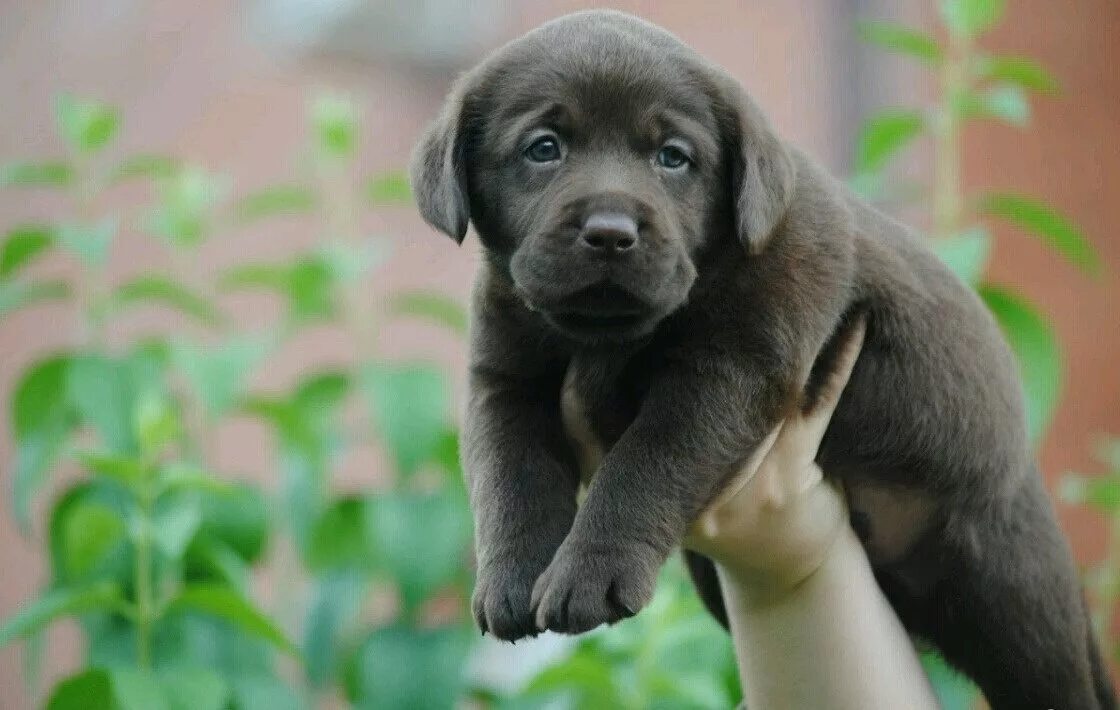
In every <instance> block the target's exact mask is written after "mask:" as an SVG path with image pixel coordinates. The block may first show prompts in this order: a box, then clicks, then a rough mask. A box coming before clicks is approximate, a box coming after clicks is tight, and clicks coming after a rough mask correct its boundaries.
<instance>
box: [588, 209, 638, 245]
mask: <svg viewBox="0 0 1120 710" xmlns="http://www.w3.org/2000/svg"><path fill="white" fill-rule="evenodd" d="M579 241H580V243H581V244H582V245H583V246H585V247H587V248H588V249H591V250H593V251H595V252H597V253H600V254H603V255H607V254H620V253H622V252H625V251H629V250H630V249H633V248H634V246H636V245H637V243H638V223H637V222H636V221H634V218H633V217H629V216H627V215H624V214H622V213H620V212H596V213H594V214H592V215H591V216H589V217H588V218H587V219H586V220H585V221H584V223H583V229H581V230H580V233H579Z"/></svg>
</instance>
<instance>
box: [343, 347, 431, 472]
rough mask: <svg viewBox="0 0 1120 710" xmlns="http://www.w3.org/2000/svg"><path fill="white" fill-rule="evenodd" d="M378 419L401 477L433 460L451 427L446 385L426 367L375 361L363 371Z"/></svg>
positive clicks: (381, 431) (429, 367) (365, 386)
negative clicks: (444, 435)
mask: <svg viewBox="0 0 1120 710" xmlns="http://www.w3.org/2000/svg"><path fill="white" fill-rule="evenodd" d="M362 379H363V382H362V384H363V388H364V389H365V392H366V396H367V398H368V400H369V403H370V408H371V412H372V415H373V418H374V421H375V422H376V423H377V427H378V431H379V433H380V434H381V438H382V441H383V442H384V444H385V446H386V448H387V449H388V450H389V451H390V453H391V454H392V455H393V458H394V460H395V461H396V464H397V470H398V471H399V472H400V474H401V475H402V476H405V477H408V476H410V475H412V473H413V472H415V471H416V469H418V468H419V467H420V466H422V465H423V464H425V463H427V462H428V461H430V460H431V459H432V458H434V455H435V452H436V450H437V448H438V447H439V444H440V442H441V439H442V438H443V434H444V432H445V431H446V429H447V425H448V420H449V417H448V385H447V381H446V379H445V377H444V375H443V373H442V372H441V371H440V370H438V369H436V368H435V367H432V366H430V365H424V364H418V363H417V364H388V363H372V364H370V365H368V366H367V367H366V368H365V369H364V370H363V372H362Z"/></svg>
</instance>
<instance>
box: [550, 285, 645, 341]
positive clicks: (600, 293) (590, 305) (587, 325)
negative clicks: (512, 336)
mask: <svg viewBox="0 0 1120 710" xmlns="http://www.w3.org/2000/svg"><path fill="white" fill-rule="evenodd" d="M541 312H542V314H543V315H544V316H545V318H546V319H547V320H548V321H549V322H551V323H552V324H553V325H554V326H555V327H556V328H558V329H559V330H561V331H564V332H566V333H568V334H570V335H573V336H576V337H583V338H593V339H609V340H625V339H628V338H633V337H636V336H638V335H641V334H643V333H644V332H645V331H646V330H648V328H649V325H650V323H651V321H652V320H654V317H655V313H654V309H653V308H652V307H651V306H650V305H649V304H648V303H646V302H645V301H644V300H642V299H641V298H638V297H637V296H635V295H633V294H632V293H630V292H629V291H627V290H625V289H622V288H618V287H616V286H606V285H600V286H593V287H591V288H587V289H583V290H581V291H577V292H576V293H574V294H571V295H569V296H567V297H566V298H564V299H562V300H561V301H559V302H557V303H556V304H552V305H551V306H550V307H548V308H542V309H541Z"/></svg>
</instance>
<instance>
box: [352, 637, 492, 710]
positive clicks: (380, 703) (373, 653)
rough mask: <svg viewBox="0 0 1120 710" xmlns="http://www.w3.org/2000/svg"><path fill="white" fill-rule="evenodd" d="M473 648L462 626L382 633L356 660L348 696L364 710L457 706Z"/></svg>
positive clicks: (370, 639)
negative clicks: (464, 669) (464, 673)
mask: <svg viewBox="0 0 1120 710" xmlns="http://www.w3.org/2000/svg"><path fill="white" fill-rule="evenodd" d="M469 649H470V637H469V636H468V635H467V633H465V632H464V630H463V628H462V627H458V626H453V627H443V628H436V629H418V628H413V627H406V626H389V627H384V628H380V629H377V630H375V631H374V632H373V633H371V634H370V635H369V637H368V638H366V640H365V642H364V643H362V645H361V646H360V647H359V648H358V650H357V653H356V654H355V656H354V660H353V664H352V666H351V668H350V671H349V673H348V674H347V675H348V678H347V683H346V694H347V697H348V698H349V699H350V701H351V702H352V703H354V705H355V707H357V708H359V709H365V708H451V707H455V704H456V699H457V698H458V695H459V692H460V689H461V688H462V673H463V672H462V668H463V665H464V663H465V662H466V655H467V652H468V650H469Z"/></svg>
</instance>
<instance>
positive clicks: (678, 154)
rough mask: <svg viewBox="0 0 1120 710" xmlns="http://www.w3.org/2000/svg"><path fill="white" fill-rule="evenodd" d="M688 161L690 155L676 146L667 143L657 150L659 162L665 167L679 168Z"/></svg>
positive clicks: (670, 168)
mask: <svg viewBox="0 0 1120 710" xmlns="http://www.w3.org/2000/svg"><path fill="white" fill-rule="evenodd" d="M688 163H689V160H688V155H687V154H686V153H685V152H684V151H683V150H681V149H680V148H678V147H676V146H673V145H667V146H664V147H663V148H661V150H659V151H657V164H658V165H660V166H661V167H663V168H668V169H669V170H678V169H680V168H683V167H684V166H686V165H688Z"/></svg>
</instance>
